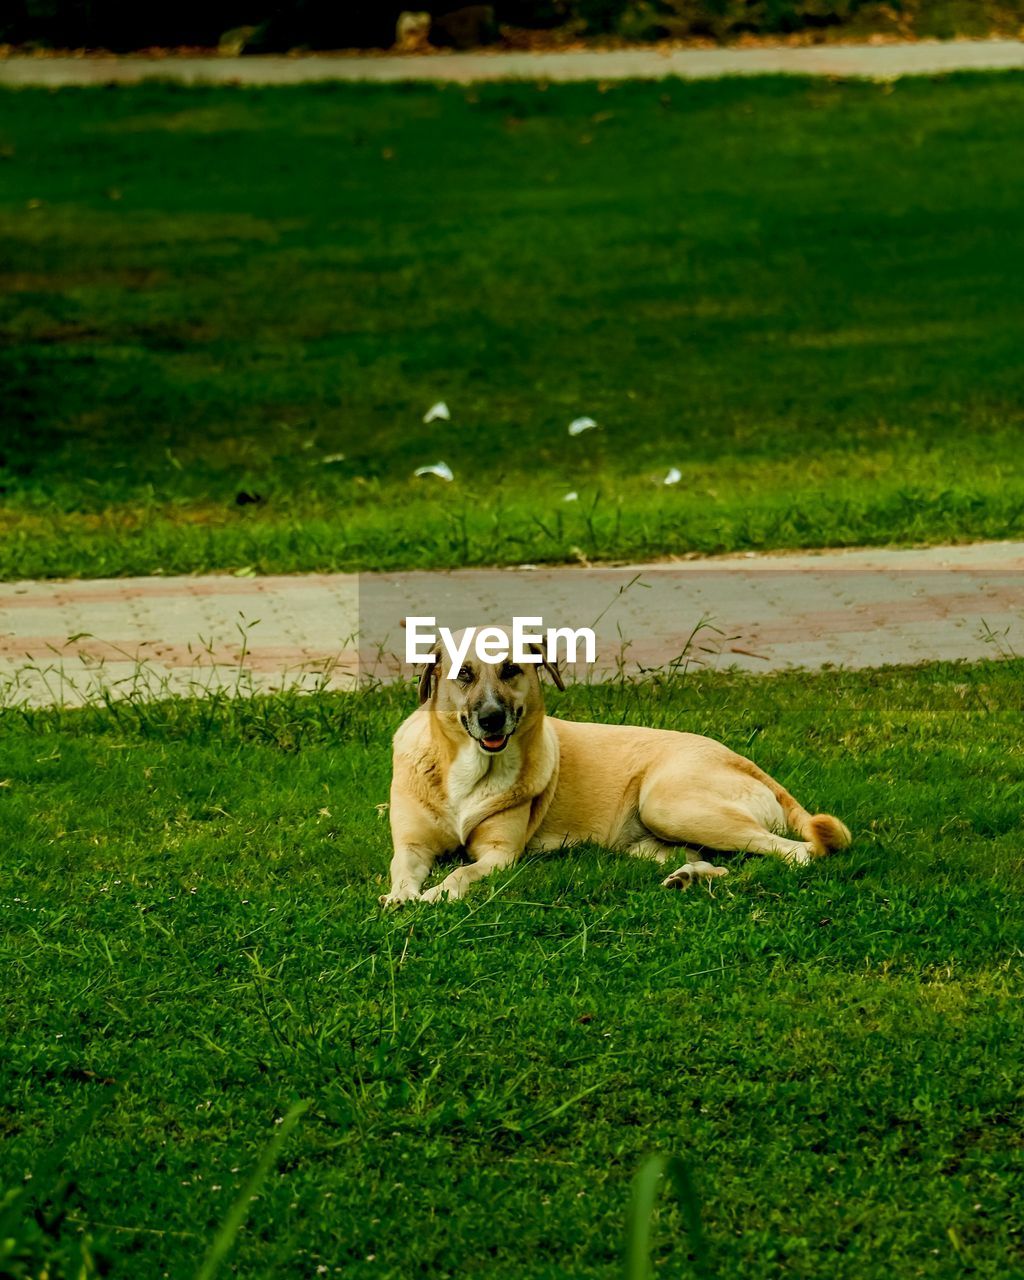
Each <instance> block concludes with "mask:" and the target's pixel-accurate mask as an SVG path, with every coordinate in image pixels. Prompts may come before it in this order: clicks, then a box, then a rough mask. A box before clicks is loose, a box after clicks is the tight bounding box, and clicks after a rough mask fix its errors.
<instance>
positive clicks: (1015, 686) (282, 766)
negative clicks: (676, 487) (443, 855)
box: [0, 660, 1024, 1280]
mask: <svg viewBox="0 0 1024 1280" xmlns="http://www.w3.org/2000/svg"><path fill="white" fill-rule="evenodd" d="M1022 678H1024V666H1022V664H1021V662H1020V661H1019V660H1009V661H1006V662H1004V663H991V664H979V665H977V666H973V667H964V666H937V667H933V668H925V669H918V670H887V671H882V672H868V673H860V674H848V673H839V672H827V673H823V674H819V675H814V676H801V675H780V676H776V677H770V678H761V679H752V678H742V677H727V676H714V675H698V676H693V677H691V678H687V679H684V680H681V681H676V682H666V683H660V682H657V681H655V682H650V683H647V684H641V685H636V686H631V685H623V684H619V685H616V686H598V687H594V688H592V689H585V688H575V689H571V690H570V691H569V692H568V693H566V694H564V695H553V697H552V700H551V701H552V708H553V709H557V710H558V711H560V712H562V713H563V714H568V715H573V716H577V717H580V718H595V719H596V718H600V719H627V720H631V721H635V722H641V723H651V724H658V725H675V726H679V727H686V728H690V729H697V730H703V731H708V732H711V733H714V734H715V735H716V736H720V737H722V738H724V739H725V740H726V741H728V742H729V743H730V744H731V745H733V746H735V747H737V748H739V749H741V750H744V751H747V752H749V753H750V754H751V755H753V756H754V757H755V758H756V759H757V760H758V761H759V762H760V763H761V764H763V765H764V766H765V767H767V768H769V769H771V770H772V771H773V772H774V773H775V774H776V775H777V776H778V777H780V779H782V780H783V781H784V782H786V783H787V784H788V785H790V786H791V787H792V788H793V789H794V791H795V792H796V794H797V795H798V796H800V797H801V799H803V800H804V801H806V802H807V803H809V804H811V805H814V806H818V805H820V806H823V807H827V808H829V809H832V810H833V811H835V812H836V813H838V814H840V815H841V816H842V817H844V818H845V819H846V820H847V821H848V822H849V823H850V825H851V826H852V827H853V828H854V831H855V833H856V842H855V845H854V847H853V848H852V850H850V851H849V853H847V854H844V855H842V856H839V857H836V858H834V859H831V860H828V861H825V862H822V863H819V864H816V865H815V866H813V867H810V868H807V869H803V870H799V869H798V870H789V869H787V868H786V867H784V866H782V865H779V864H778V863H775V862H771V861H768V860H765V859H753V858H752V859H745V860H744V859H738V858H737V859H733V860H732V866H733V874H732V875H731V876H729V877H728V878H727V879H726V880H725V881H723V882H721V883H720V884H718V885H716V887H715V889H714V892H713V894H711V893H709V892H707V891H706V890H704V889H701V890H697V891H693V892H690V893H688V894H673V893H667V892H664V891H662V890H661V889H659V887H658V880H659V874H658V872H657V869H656V868H654V867H652V866H651V865H649V864H645V863H641V862H637V861H632V860H629V859H626V858H616V857H614V856H612V855H611V854H608V853H605V852H602V851H600V850H598V849H593V848H588V849H582V850H579V851H576V852H572V853H568V854H563V855H559V856H551V857H545V858H537V859H530V860H528V861H526V862H525V863H523V864H521V865H520V866H518V867H517V868H515V869H514V870H513V871H512V872H510V873H508V874H506V875H504V876H499V877H495V878H494V879H493V880H491V881H489V882H487V883H486V884H485V885H483V886H481V887H480V888H479V889H478V890H477V891H476V892H474V893H473V894H472V895H470V896H469V897H468V898H467V899H466V900H465V901H464V902H460V903H455V904H446V905H442V906H439V907H437V908H433V909H430V908H427V907H414V908H412V909H409V910H406V911H403V912H400V913H397V914H394V915H382V914H381V913H380V912H379V910H378V908H377V895H378V894H379V893H380V892H381V889H382V887H383V883H384V875H385V871H386V866H387V862H388V858H389V842H388V834H387V825H386V820H385V818H384V817H383V816H382V815H380V814H379V813H378V812H377V809H376V806H377V805H378V804H379V803H380V802H383V801H384V800H385V799H386V796H387V785H388V776H389V759H388V750H387V736H388V733H389V731H390V730H391V729H392V728H393V727H394V726H395V725H396V724H397V723H398V722H399V720H400V719H401V717H402V716H403V715H404V714H406V712H407V711H408V709H409V708H410V706H411V704H412V702H413V695H412V693H411V691H409V690H390V691H387V690H385V691H377V692H371V693H366V694H362V695H353V696H340V695H339V696H333V697H332V696H321V697H314V698H307V699H301V698H295V699H289V698H277V699H271V700H254V701H252V702H245V701H243V702H232V701H227V700H225V701H219V700H213V701H210V702H208V703H203V702H201V701H191V702H177V703H175V702H170V703H164V704H151V705H146V704H142V703H137V704H135V705H124V706H122V707H119V708H116V709H114V710H109V709H108V710H85V711H76V712H39V713H20V712H14V711H7V712H6V713H4V715H3V716H2V717H0V762H2V767H0V783H2V784H3V785H2V786H0V847H2V848H3V850H4V869H3V872H2V881H0V883H2V892H0V912H2V917H0V918H2V921H3V928H2V931H0V964H2V971H3V974H4V982H3V1005H2V1009H3V1020H4V1021H3V1026H2V1028H0V1065H2V1076H0V1132H2V1134H3V1142H2V1144H0V1162H2V1164H0V1168H2V1175H3V1176H2V1182H3V1184H4V1185H6V1186H8V1187H12V1186H14V1187H16V1186H21V1185H22V1184H23V1178H24V1177H25V1175H26V1173H27V1172H32V1171H33V1170H35V1171H37V1172H38V1174H39V1180H40V1181H38V1182H36V1185H37V1186H39V1185H48V1184H46V1183H45V1180H44V1179H43V1171H44V1166H45V1161H46V1153H47V1152H48V1150H50V1149H51V1148H52V1147H53V1145H54V1144H55V1143H57V1142H58V1141H59V1140H60V1138H61V1136H62V1135H65V1134H69V1133H71V1135H72V1141H71V1145H70V1149H69V1151H68V1153H67V1156H66V1160H65V1175H66V1177H68V1178H71V1179H73V1183H74V1185H73V1186H68V1187H65V1190H64V1192H63V1193H62V1195H63V1198H62V1200H61V1205H62V1208H61V1209H60V1212H59V1213H58V1212H57V1211H56V1210H45V1211H44V1212H43V1213H42V1214H41V1218H42V1220H43V1221H45V1222H47V1223H49V1224H50V1227H49V1228H48V1229H49V1230H50V1232H51V1235H52V1236H53V1237H54V1240H51V1245H52V1247H53V1248H57V1247H58V1246H60V1242H61V1241H65V1242H69V1243H68V1245H67V1247H68V1248H69V1249H70V1248H71V1247H72V1246H74V1247H76V1248H77V1247H78V1245H77V1244H76V1241H78V1240H79V1239H80V1237H79V1235H78V1234H77V1233H78V1231H79V1229H80V1228H81V1229H84V1230H85V1231H86V1234H88V1235H89V1236H91V1237H92V1243H91V1245H90V1246H89V1247H90V1248H91V1249H92V1250H93V1251H98V1252H101V1253H106V1254H107V1256H110V1257H112V1258H113V1259H114V1260H115V1271H114V1274H116V1275H122V1276H126V1275H130V1276H132V1277H133V1278H135V1280H149V1277H161V1276H165V1275H171V1276H173V1277H175V1278H176V1280H177V1278H178V1277H183V1278H184V1277H190V1276H193V1275H195V1273H196V1271H197V1269H198V1267H199V1264H200V1261H201V1260H202V1258H203V1256H204V1254H205V1253H206V1251H207V1249H208V1247H209V1246H210V1244H211V1241H212V1240H213V1238H214V1235H215V1233H216V1232H217V1230H218V1227H219V1225H220V1224H222V1223H224V1222H225V1220H226V1218H227V1213H228V1208H229V1206H230V1205H231V1203H232V1201H233V1200H234V1199H235V1198H236V1197H237V1196H238V1194H239V1193H240V1191H241V1189H242V1188H243V1186H244V1185H245V1183H246V1180H247V1179H248V1177H249V1175H250V1173H251V1171H252V1170H253V1168H254V1166H255V1165H256V1163H257V1160H258V1158H259V1154H260V1152H262V1151H264V1150H265V1148H266V1144H267V1142H268V1141H269V1139H270V1137H271V1135H272V1134H273V1133H274V1132H275V1128H276V1122H277V1121H278V1120H280V1119H281V1118H282V1117H284V1116H285V1114H286V1113H287V1112H288V1111H289V1108H290V1107H291V1106H292V1104H293V1103H294V1102H295V1101H296V1100H305V1101H308V1103H309V1106H308V1109H307V1110H306V1112H305V1114H304V1115H303V1116H302V1118H301V1119H300V1120H299V1122H298V1127H297V1128H296V1130H295V1132H294V1133H292V1134H291V1136H290V1137H289V1138H288V1140H287V1142H286V1143H285V1144H284V1145H283V1148H282V1150H281V1152H280V1153H279V1156H278V1158H277V1159H276V1160H272V1161H271V1163H272V1165H273V1169H272V1171H271V1173H270V1174H269V1175H268V1177H267V1179H266V1180H265V1182H264V1183H263V1184H262V1186H261V1188H260V1190H259V1192H258V1195H257V1198H256V1199H255V1200H254V1201H251V1202H250V1209H251V1213H250V1216H249V1219H248V1223H247V1225H246V1227H245V1228H244V1229H243V1230H242V1231H241V1232H240V1234H239V1236H238V1239H237V1241H236V1244H235V1250H234V1252H233V1253H232V1255H231V1259H230V1264H229V1265H233V1266H234V1267H235V1268H236V1271H235V1274H238V1275H241V1276H246V1277H263V1276H267V1277H270V1276H281V1275H301V1276H307V1275H308V1276H314V1275H319V1274H325V1275H336V1274H341V1273H342V1272H343V1273H344V1274H346V1275H352V1276H356V1277H364V1276H365V1277H373V1276H387V1277H394V1278H395V1280H399V1278H402V1280H404V1278H405V1277H409V1276H416V1275H424V1276H426V1275H429V1276H459V1277H462V1276H467V1275H487V1276H488V1277H491V1276H493V1277H498V1278H500V1280H506V1278H507V1280H534V1278H535V1280H547V1278H548V1277H556V1276H574V1277H602V1278H604V1277H607V1278H609V1280H612V1278H614V1280H620V1278H621V1277H622V1275H623V1274H624V1273H623V1263H622V1248H623V1244H624V1241H625V1231H626V1218H627V1206H628V1204H629V1200H630V1184H631V1181H632V1178H633V1176H634V1174H635V1172H636V1171H637V1169H638V1168H640V1167H641V1166H642V1164H643V1162H644V1160H645V1158H646V1157H647V1156H648V1155H650V1154H651V1153H659V1154H662V1155H666V1156H667V1155H671V1154H677V1155H679V1156H682V1157H683V1158H684V1159H685V1160H686V1161H687V1164H688V1167H689V1169H690V1170H691V1172H692V1175H693V1179H694V1182H695V1185H696V1187H697V1189H698V1192H699V1195H700V1198H701V1201H702V1205H703V1222H704V1234H705V1236H706V1244H707V1252H708V1259H709V1265H710V1267H711V1273H712V1274H714V1275H716V1276H720V1277H723V1278H724V1277H730V1278H747V1277H759V1278H760V1277H764V1278H768V1277H777V1276H783V1275H785V1276H806V1277H812V1276H814V1277H818V1276H828V1277H830V1278H831V1277H838V1278H843V1277H849V1278H850V1280H873V1278H874V1277H878V1280H882V1278H883V1277H884V1278H885V1280H888V1277H890V1276H893V1275H897V1276H901V1277H917V1276H921V1277H928V1278H934V1277H949V1278H950V1280H953V1277H957V1278H959V1277H960V1276H963V1275H965V1274H969V1275H974V1276H979V1277H982V1276H983V1277H992V1278H993V1280H995V1278H996V1277H998V1278H999V1280H1004V1278H1005V1277H1009V1276H1014V1275H1020V1274H1021V1273H1022V1271H1024V1241H1022V1237H1021V1228H1020V1217H1019V1206H1020V1202H1021V1195H1022V1194H1024V1177H1022V1170H1021V1164H1020V1147H1021V1141H1022V1138H1024V1133H1022V1116H1024V1110H1022V1107H1021V1075H1020V1044H1021V1037H1022V1034H1024V1025H1022V1010H1021V1003H1020V999H1019V996H1020V980H1019V978H1020V975H1019V964H1020V954H1021V953H1020V944H1021V938H1022V937H1024V901H1022V894H1021V871H1022V857H1021V841H1022V835H1024V822H1022V816H1021V797H1022V795H1024V761H1022V756H1021V751H1020V714H1021V692H1020V691H1021V688H1022ZM93 1105H95V1106H96V1111H95V1113H94V1114H92V1115H91V1116H90V1115H89V1111H88V1109H89V1108H90V1107H91V1106H93ZM83 1116H85V1122H84V1123H85V1128H84V1132H83V1133H81V1134H80V1135H77V1136H76V1135H75V1134H74V1126H75V1125H76V1123H78V1122H79V1118H80V1117H83ZM271 1154H273V1153H271ZM26 1185H27V1190H28V1192H29V1193H30V1194H31V1193H32V1191H33V1184H32V1183H31V1182H30V1183H28V1184H26ZM649 1190H650V1187H649V1186H648V1187H647V1191H649ZM638 1194H639V1193H638ZM40 1198H44V1197H40ZM640 1201H641V1202H643V1196H642V1195H641V1196H640ZM658 1205H659V1209H658V1212H657V1216H656V1219H655V1224H654V1239H653V1250H654V1256H655V1259H656V1261H657V1264H658V1273H659V1274H664V1275H671V1276H679V1277H687V1276H692V1275H693V1274H694V1271H693V1268H692V1264H691V1263H689V1262H688V1261H687V1260H686V1254H687V1237H686V1235H685V1233H684V1224H685V1223H686V1221H687V1218H686V1216H685V1215H684V1214H683V1212H681V1210H680V1208H679V1206H678V1204H677V1203H676V1201H675V1200H674V1199H673V1198H672V1197H671V1196H670V1195H668V1194H665V1193H663V1194H662V1195H661V1197H660V1199H659V1201H658ZM48 1215H49V1216H48ZM54 1223H55V1224H56V1225H53V1224H54ZM38 1229H39V1228H38V1224H37V1225H36V1226H33V1225H32V1221H29V1222H28V1224H27V1225H26V1226H25V1231H26V1232H28V1233H31V1232H32V1231H38ZM61 1247H62V1246H61ZM371 1259H372V1261H371ZM319 1268H326V1270H325V1271H322V1272H321V1271H320V1270H319ZM30 1274H35V1273H34V1272H31V1273H30ZM75 1274H77V1272H76V1273H75Z"/></svg>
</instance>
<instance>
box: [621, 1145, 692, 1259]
mask: <svg viewBox="0 0 1024 1280" xmlns="http://www.w3.org/2000/svg"><path fill="white" fill-rule="evenodd" d="M666 1174H667V1175H668V1178H669V1180H670V1182H671V1184H672V1189H673V1190H674V1192H675V1196H676V1199H677V1200H678V1201H679V1208H680V1210H681V1211H682V1214H683V1221H684V1222H685V1224H686V1233H687V1236H688V1237H689V1246H690V1252H691V1253H692V1254H693V1274H694V1275H695V1276H699V1277H702V1278H703V1280H710V1277H711V1274H712V1273H711V1269H710V1266H709V1264H708V1255H707V1245H706V1244H705V1241H704V1231H703V1228H702V1226H701V1221H700V1201H699V1200H698V1198H697V1191H696V1188H695V1187H694V1185H693V1179H692V1178H691V1177H690V1170H689V1168H688V1167H687V1165H686V1162H685V1161H684V1160H682V1159H681V1158H680V1157H679V1156H651V1158H650V1159H649V1160H647V1161H646V1162H645V1163H644V1164H642V1165H641V1166H640V1168H639V1169H638V1170H637V1173H636V1176H635V1177H634V1178H633V1188H632V1192H631V1194H630V1199H629V1209H628V1211H627V1214H626V1271H625V1276H626V1280H648V1277H649V1276H650V1274H651V1258H650V1253H651V1214H652V1212H653V1210H654V1205H655V1202H656V1200H657V1198H658V1191H659V1189H660V1184H661V1180H662V1177H663V1176H664V1175H666Z"/></svg>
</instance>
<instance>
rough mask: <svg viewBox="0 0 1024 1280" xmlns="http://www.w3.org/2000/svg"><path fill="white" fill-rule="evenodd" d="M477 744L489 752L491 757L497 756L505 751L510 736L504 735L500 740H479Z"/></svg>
mask: <svg viewBox="0 0 1024 1280" xmlns="http://www.w3.org/2000/svg"><path fill="white" fill-rule="evenodd" d="M477 742H479V743H480V745H481V746H482V747H483V749H484V750H485V751H489V752H490V753H491V755H496V754H497V753H498V752H499V751H504V750H505V748H506V747H507V746H508V734H507V733H503V734H502V735H501V736H500V737H498V738H477Z"/></svg>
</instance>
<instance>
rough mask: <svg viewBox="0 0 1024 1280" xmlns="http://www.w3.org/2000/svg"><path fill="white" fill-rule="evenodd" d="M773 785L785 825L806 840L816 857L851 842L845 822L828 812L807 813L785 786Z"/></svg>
mask: <svg viewBox="0 0 1024 1280" xmlns="http://www.w3.org/2000/svg"><path fill="white" fill-rule="evenodd" d="M775 785H776V788H777V790H776V792H775V795H776V799H777V800H778V802H779V804H780V805H782V812H783V813H784V814H785V816H786V825H787V826H788V827H789V829H790V830H791V831H796V832H798V833H799V834H800V835H801V836H802V837H803V839H804V840H806V841H807V843H808V844H809V845H810V846H811V852H812V853H813V854H814V856H815V857H816V858H823V857H824V856H825V854H826V853H835V851H836V850H837V849H845V848H846V847H847V846H848V845H849V844H850V843H851V842H852V840H853V836H852V835H850V828H849V827H848V826H847V825H846V823H845V822H840V821H839V819H838V818H834V817H833V816H832V814H830V813H808V812H807V810H806V809H805V808H804V807H803V805H802V804H800V803H799V801H797V800H795V799H794V798H793V797H792V796H791V795H790V794H789V792H788V791H787V790H786V789H785V787H780V786H779V785H778V783H776V784H775Z"/></svg>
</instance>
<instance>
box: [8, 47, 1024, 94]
mask: <svg viewBox="0 0 1024 1280" xmlns="http://www.w3.org/2000/svg"><path fill="white" fill-rule="evenodd" d="M1008 68H1024V43H1022V42H1021V41H1018V40H949V41H919V42H916V43H910V44H848V45H814V46H810V47H805V48H789V47H783V46H777V47H773V48H756V49H686V48H672V47H664V46H661V47H651V48H631V49H609V50H596V49H595V50H573V51H569V52H564V53H559V52H544V53H506V52H497V53H488V52H486V51H481V52H476V53H436V54H426V55H405V56H397V55H389V54H385V55H372V54H333V55H330V54H309V55H305V56H296V57H274V56H263V57H252V58H221V57H217V56H214V55H211V56H210V57H205V58H189V57H168V58H145V57H137V56H132V57H123V58H115V57H110V56H107V57H99V58H93V57H81V58H79V57H56V58H51V57H39V58H36V57H21V56H18V57H10V58H7V59H4V60H0V86H2V85H8V86H10V85H46V86H54V85H75V84H79V85H81V84H112V83H120V84H134V83H136V82H138V81H140V80H152V79H160V80H169V79H171V80H177V81H181V82H183V83H185V84H201V83H212V84H251V85H277V84H302V83H306V82H309V81H317V80H362V81H376V82H393V81H396V80H445V81H453V82H455V83H459V84H468V83H470V82H472V81H478V80H508V79H515V80H632V79H642V80H658V79H661V78H662V77H663V76H681V77H683V78H684V79H707V78H710V77H715V76H743V75H770V74H774V73H783V74H792V75H814V76H862V77H867V78H869V79H876V80H888V79H892V78H895V77H897V76H906V75H936V74H941V73H943V72H948V71H990V70H999V69H1002V70H1005V69H1008Z"/></svg>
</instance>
